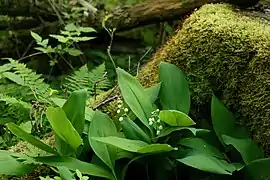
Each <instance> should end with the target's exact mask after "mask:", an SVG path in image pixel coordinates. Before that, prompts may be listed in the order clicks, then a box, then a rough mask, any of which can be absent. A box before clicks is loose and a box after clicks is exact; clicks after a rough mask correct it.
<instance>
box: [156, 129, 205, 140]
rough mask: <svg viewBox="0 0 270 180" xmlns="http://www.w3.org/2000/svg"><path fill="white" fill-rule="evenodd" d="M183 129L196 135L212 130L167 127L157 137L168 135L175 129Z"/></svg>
mask: <svg viewBox="0 0 270 180" xmlns="http://www.w3.org/2000/svg"><path fill="white" fill-rule="evenodd" d="M183 130H188V131H190V132H191V133H192V134H193V135H194V136H197V135H199V134H206V133H209V132H210V131H209V130H207V129H196V128H191V127H165V128H164V129H163V130H162V131H161V133H160V134H159V135H158V136H157V138H160V137H164V136H167V135H169V134H171V133H173V132H175V131H183Z"/></svg>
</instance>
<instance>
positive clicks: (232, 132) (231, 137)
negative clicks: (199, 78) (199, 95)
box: [211, 96, 263, 163]
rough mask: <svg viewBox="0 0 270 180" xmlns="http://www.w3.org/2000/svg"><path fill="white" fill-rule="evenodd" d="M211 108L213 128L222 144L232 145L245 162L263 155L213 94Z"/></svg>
mask: <svg viewBox="0 0 270 180" xmlns="http://www.w3.org/2000/svg"><path fill="white" fill-rule="evenodd" d="M211 108H212V109H211V114H212V124H213V127H214V130H215V132H216V134H217V136H218V137H219V139H220V141H221V142H222V143H223V144H226V145H232V146H234V147H235V149H237V150H238V151H239V153H240V154H241V156H242V158H243V160H244V162H245V163H249V162H251V161H253V160H256V159H258V158H262V157H263V152H262V150H261V149H260V148H259V147H258V146H257V144H256V143H255V142H253V141H252V139H251V138H250V135H249V133H248V132H247V131H246V130H245V129H244V128H242V127H238V126H237V125H236V119H235V117H234V116H233V114H232V113H231V112H230V111H229V110H228V109H227V108H226V107H225V106H224V105H223V104H222V103H221V102H220V100H219V99H218V98H217V97H215V96H213V97H212V107H211Z"/></svg>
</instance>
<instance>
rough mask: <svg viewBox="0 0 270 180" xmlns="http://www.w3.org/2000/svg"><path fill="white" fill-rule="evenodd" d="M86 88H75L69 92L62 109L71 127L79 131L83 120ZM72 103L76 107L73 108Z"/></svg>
mask: <svg viewBox="0 0 270 180" xmlns="http://www.w3.org/2000/svg"><path fill="white" fill-rule="evenodd" d="M86 98H87V90H86V89H82V90H77V91H74V92H72V93H71V95H70V96H69V98H68V100H67V101H66V103H65V104H64V105H63V107H62V109H63V110H64V111H65V114H66V116H67V118H68V119H69V121H70V122H71V124H72V125H73V127H74V128H75V129H76V131H77V132H78V133H79V135H81V134H82V132H83V127H84V122H85V106H86ZM74 105H76V107H75V108H74Z"/></svg>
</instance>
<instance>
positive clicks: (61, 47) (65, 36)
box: [31, 23, 96, 66]
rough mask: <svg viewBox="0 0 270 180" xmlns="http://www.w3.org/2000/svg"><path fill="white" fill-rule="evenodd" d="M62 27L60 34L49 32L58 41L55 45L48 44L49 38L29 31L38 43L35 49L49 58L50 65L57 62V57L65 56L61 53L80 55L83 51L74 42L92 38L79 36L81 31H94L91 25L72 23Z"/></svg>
mask: <svg viewBox="0 0 270 180" xmlns="http://www.w3.org/2000/svg"><path fill="white" fill-rule="evenodd" d="M64 29H65V30H62V31H61V32H60V35H58V34H57V35H56V34H50V37H51V38H53V39H56V40H57V41H58V45H57V46H55V47H52V45H49V39H42V37H40V36H39V35H38V34H37V33H35V32H31V35H32V37H33V38H34V39H35V41H36V43H37V44H38V45H39V47H36V48H35V49H36V50H38V51H40V52H42V53H44V54H47V55H48V56H49V58H50V59H51V62H50V65H51V66H54V65H55V64H57V63H58V59H59V58H62V59H64V60H65V58H63V55H65V54H69V55H70V56H80V55H82V54H83V52H82V51H81V50H80V49H78V48H76V43H79V42H84V41H89V40H91V39H94V38H93V37H87V36H81V35H82V33H92V32H96V31H95V30H94V29H93V28H91V27H81V26H76V25H75V24H74V23H70V24H67V25H66V26H65V28H64ZM65 62H66V63H68V64H69V65H70V63H69V62H68V61H67V60H65Z"/></svg>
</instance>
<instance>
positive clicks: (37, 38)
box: [30, 31, 42, 42]
mask: <svg viewBox="0 0 270 180" xmlns="http://www.w3.org/2000/svg"><path fill="white" fill-rule="evenodd" d="M30 33H31V36H32V37H33V38H34V39H35V40H36V42H41V41H42V37H40V36H39V35H38V34H37V33H35V32H33V31H30Z"/></svg>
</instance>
